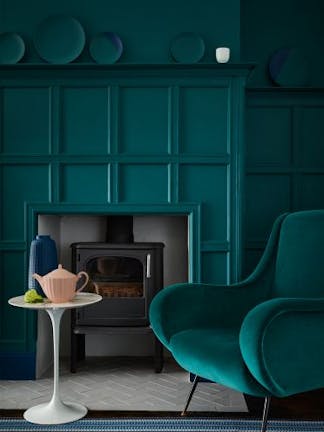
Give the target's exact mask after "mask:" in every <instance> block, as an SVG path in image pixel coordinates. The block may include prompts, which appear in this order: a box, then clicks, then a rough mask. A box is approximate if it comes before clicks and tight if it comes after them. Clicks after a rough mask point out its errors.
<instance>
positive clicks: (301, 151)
mask: <svg viewBox="0 0 324 432" xmlns="http://www.w3.org/2000/svg"><path fill="white" fill-rule="evenodd" d="M247 105H248V108H247V130H246V147H247V155H246V175H247V178H246V210H247V211H246V222H245V259H244V262H245V266H244V267H245V268H244V275H247V274H249V272H250V271H251V269H252V268H254V266H255V265H256V263H257V262H258V260H259V258H260V255H261V253H262V251H263V249H264V246H265V244H266V241H267V238H268V236H269V233H270V230H271V227H272V224H273V222H274V220H275V219H276V217H277V216H279V214H281V213H283V212H285V211H298V210H306V209H319V208H324V193H323V191H324V139H323V137H324V93H323V92H322V91H315V90H312V89H311V88H310V89H303V90H302V91H299V90H298V89H290V90H288V89H286V90H285V89H278V90H277V91H276V90H273V91H267V90H263V89H254V90H250V91H249V92H248V98H247Z"/></svg>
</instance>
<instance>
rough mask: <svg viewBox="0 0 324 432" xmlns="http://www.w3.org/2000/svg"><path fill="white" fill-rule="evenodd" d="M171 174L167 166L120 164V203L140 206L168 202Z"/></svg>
mask: <svg viewBox="0 0 324 432" xmlns="http://www.w3.org/2000/svg"><path fill="white" fill-rule="evenodd" d="M169 173H170V170H169V167H168V165H167V164H157V163H151V164H120V165H119V175H118V188H119V189H118V198H119V202H124V203H125V202H130V203H139V204H141V203H152V204H154V203H161V202H168V201H169V182H170V175H169Z"/></svg>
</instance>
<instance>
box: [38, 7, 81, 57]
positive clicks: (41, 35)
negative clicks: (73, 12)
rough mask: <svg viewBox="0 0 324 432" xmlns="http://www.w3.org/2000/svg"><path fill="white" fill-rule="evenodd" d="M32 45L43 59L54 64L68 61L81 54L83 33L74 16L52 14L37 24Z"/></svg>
mask: <svg viewBox="0 0 324 432" xmlns="http://www.w3.org/2000/svg"><path fill="white" fill-rule="evenodd" d="M34 45H35V48H36V50H37V52H38V54H39V56H40V57H41V58H42V59H43V60H45V61H47V62H49V63H56V64H65V63H70V62H71V61H73V60H75V59H76V58H77V57H79V55H80V54H81V52H82V50H83V48H84V45H85V33H84V30H83V27H82V26H81V24H80V23H79V21H78V20H76V19H75V18H73V17H69V16H65V15H53V16H50V17H48V18H46V19H45V20H44V21H42V22H41V24H40V25H39V27H38V29H37V31H36V34H35V37H34Z"/></svg>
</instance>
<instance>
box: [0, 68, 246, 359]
mask: <svg viewBox="0 0 324 432" xmlns="http://www.w3.org/2000/svg"><path fill="white" fill-rule="evenodd" d="M251 67H252V66H251V65H234V64H228V65H222V66H218V65H215V64H194V65H170V64H169V65H121V64H116V65H112V66H101V65H98V66H96V65H80V66H78V65H77V64H73V65H72V64H71V65H67V66H57V65H54V66H53V65H46V64H45V65H42V66H37V65H34V66H32V65H17V66H8V67H6V66H4V67H3V66H2V67H1V68H0V81H1V85H2V93H1V95H2V97H1V100H2V105H3V107H4V108H6V113H7V114H6V116H3V117H2V123H1V135H0V137H1V145H0V148H1V150H2V157H1V159H0V164H1V172H2V175H1V182H2V183H1V188H2V192H3V193H2V207H1V208H2V211H1V231H2V232H1V234H2V237H1V240H0V248H2V249H3V248H4V247H8V246H10V248H11V249H12V250H15V251H16V250H17V249H15V248H16V246H17V244H18V245H19V248H20V249H18V250H19V251H21V252H22V253H23V254H24V255H23V256H24V258H23V259H22V261H23V263H21V264H19V266H18V267H17V268H16V271H17V273H19V274H20V275H21V278H22V281H23V282H22V283H20V284H19V291H18V292H19V293H22V292H24V290H25V288H26V287H25V285H24V284H25V283H26V280H27V268H28V250H29V245H30V241H31V240H32V239H33V237H34V236H35V235H36V233H37V211H39V212H40V213H42V212H43V213H45V214H52V213H53V214H55V213H56V212H59V214H65V213H73V214H74V213H81V214H95V213H96V212H97V213H100V214H107V213H114V214H120V213H123V214H125V213H126V214H145V213H148V214H159V213H168V214H187V215H188V217H189V225H190V232H189V241H190V245H191V250H190V260H191V262H190V268H189V278H190V280H191V281H202V280H203V281H205V282H211V281H216V282H219V283H223V282H224V281H234V280H236V279H237V277H238V274H239V272H240V269H239V263H240V255H241V249H242V245H241V202H242V197H241V196H240V194H241V190H242V178H243V171H242V165H241V164H242V160H243V152H242V142H243V139H242V133H241V132H242V130H243V108H244V92H243V87H244V83H245V77H246V76H247V74H248V73H249V71H250V70H251ZM36 82H37V85H35V83H36ZM12 89H14V90H12ZM19 89H21V91H22V92H21V94H20V91H19ZM11 91H13V93H11ZM6 92H7V93H6ZM33 92H35V95H36V97H35V106H36V111H35V110H34V111H35V113H36V118H37V122H39V123H40V124H38V129H39V131H40V136H38V135H37V128H36V126H35V119H34V118H31V120H30V121H29V120H28V118H29V117H32V113H31V111H32V108H33V106H32V102H31V101H32V100H33V96H32V95H33ZM8 95H9V96H8ZM26 95H27V96H26ZM9 101H10V102H9ZM14 101H16V102H17V103H18V101H20V102H21V103H22V102H23V103H24V104H25V106H27V107H28V108H29V110H28V112H27V113H26V119H22V124H23V125H24V127H25V128H26V129H28V128H29V130H28V133H27V136H28V137H29V138H28V139H29V141H31V140H33V139H34V138H35V141H37V143H36V144H33V143H32V144H31V145H32V151H30V152H28V151H25V149H24V148H23V146H20V144H17V143H16V142H14V140H13V137H14V134H13V132H11V135H10V134H9V135H5V133H4V131H5V130H7V131H8V130H10V129H8V125H11V124H12V122H13V119H14V121H18V120H19V119H20V117H21V116H22V115H23V112H22V111H21V112H20V111H19V115H18V114H17V112H13V114H12V116H11V115H10V112H11V109H12V106H13V102H14ZM10 104H11V105H10ZM30 105H31V106H30ZM9 106H10V107H11V108H10V109H9ZM43 108H44V109H43ZM198 108H199V109H198ZM33 122H34V123H33ZM7 124H8V125H7ZM200 129H201V130H202V131H201V133H199V130H200ZM45 132H46V133H45ZM6 136H10V137H11V138H10V140H9V139H8V138H5V137H6ZM4 139H6V140H7V141H6V143H4ZM33 146H34V147H33ZM12 149H14V150H12ZM33 203H34V204H33ZM35 209H36V210H35ZM37 209H38V210H37ZM17 242H18V243H17ZM2 264H3V262H2ZM5 265H7V262H5ZM1 309H4V310H6V311H7V313H10V314H11V312H12V311H10V309H9V308H8V306H7V305H6V303H4V304H1ZM23 326H24V327H25V333H24V343H25V348H24V350H23V352H22V354H27V353H30V352H32V351H33V349H34V346H33V344H34V341H35V338H36V333H35V319H34V318H33V317H29V316H28V318H27V321H25V322H24V323H23ZM8 331H9V329H8ZM9 336H10V335H9ZM0 342H1V340H0ZM1 347H2V352H3V353H5V354H6V355H7V354H8V355H9V354H12V353H13V351H12V350H11V348H10V347H8V346H7V347H6V344H3V345H1ZM16 351H17V350H16ZM16 351H15V352H16ZM9 357H10V356H9ZM9 357H8V356H7V357H6V358H9Z"/></svg>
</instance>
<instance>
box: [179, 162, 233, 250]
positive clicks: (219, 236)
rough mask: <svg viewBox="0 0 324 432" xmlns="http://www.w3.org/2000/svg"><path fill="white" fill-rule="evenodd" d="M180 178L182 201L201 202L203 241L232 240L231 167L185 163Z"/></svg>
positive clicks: (181, 168) (180, 196)
mask: <svg viewBox="0 0 324 432" xmlns="http://www.w3.org/2000/svg"><path fill="white" fill-rule="evenodd" d="M179 179H180V181H179V198H180V201H188V202H199V203H201V207H202V208H201V213H202V214H201V239H202V241H208V240H213V241H218V242H226V241H227V240H229V239H228V224H229V223H230V221H229V217H228V210H227V209H228V207H227V206H228V179H227V167H226V166H215V165H203V164H200V165H198V164H197V165H182V166H180V174H179Z"/></svg>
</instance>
